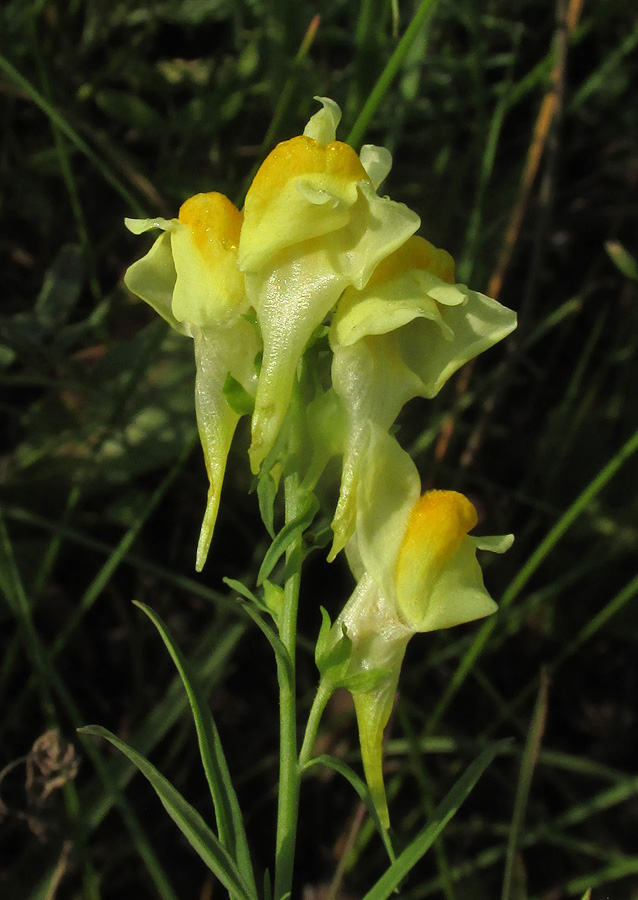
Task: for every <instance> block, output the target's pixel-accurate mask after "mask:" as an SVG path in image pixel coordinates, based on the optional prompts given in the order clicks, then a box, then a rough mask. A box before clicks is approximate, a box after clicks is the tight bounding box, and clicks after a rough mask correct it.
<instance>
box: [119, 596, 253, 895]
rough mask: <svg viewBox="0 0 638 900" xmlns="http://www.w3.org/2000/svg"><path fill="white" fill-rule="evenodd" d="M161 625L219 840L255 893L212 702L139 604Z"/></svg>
mask: <svg viewBox="0 0 638 900" xmlns="http://www.w3.org/2000/svg"><path fill="white" fill-rule="evenodd" d="M135 605H136V606H138V607H139V608H140V609H141V610H142V612H144V613H146V615H147V616H148V617H149V619H150V620H151V621H152V622H153V624H154V625H155V627H156V628H157V630H158V632H159V634H160V637H161V638H162V640H163V641H164V644H165V645H166V648H167V650H168V652H169V653H170V655H171V657H172V659H173V661H174V663H175V665H176V667H177V671H178V672H179V675H180V677H181V679H182V683H183V685H184V688H185V690H186V693H187V695H188V700H189V702H190V705H191V709H192V712H193V719H194V721H195V728H196V730H197V738H198V741H199V751H200V754H201V758H202V764H203V766H204V772H205V773H206V779H207V781H208V785H209V787H210V792H211V797H212V800H213V804H214V806H215V816H216V819H217V829H218V832H219V839H220V841H221V843H222V844H223V846H224V847H225V848H226V850H228V852H229V853H230V854H231V856H232V857H233V859H234V860H235V862H236V863H237V865H238V867H239V870H240V871H241V872H242V874H243V876H244V878H245V879H246V880H247V881H248V882H249V885H250V887H251V889H252V892H253V893H256V892H257V889H256V886H255V881H254V874H253V870H252V863H251V860H250V853H249V850H248V842H247V840H246V833H245V830H244V823H243V818H242V814H241V809H240V807H239V803H238V800H237V795H236V793H235V789H234V787H233V783H232V781H231V778H230V772H229V771H228V765H227V763H226V757H225V755H224V751H223V748H222V744H221V741H220V738H219V733H218V731H217V726H216V725H215V720H214V719H213V716H212V714H211V712H210V709H209V707H208V704H207V703H206V701H205V699H204V697H203V696H202V694H201V691H200V689H199V685H198V684H197V683H196V681H195V680H194V678H193V676H192V674H191V672H190V671H189V668H190V667H189V666H188V663H187V661H186V659H185V658H184V656H183V654H182V652H181V651H180V649H179V648H178V647H177V645H176V644H175V643H174V641H173V639H172V637H171V635H170V634H169V632H168V629H167V628H166V625H165V624H164V622H163V621H162V619H161V618H160V617H159V616H158V615H157V613H156V612H154V611H153V610H152V609H150V607H148V606H146V605H145V604H144V603H138V602H136V603H135Z"/></svg>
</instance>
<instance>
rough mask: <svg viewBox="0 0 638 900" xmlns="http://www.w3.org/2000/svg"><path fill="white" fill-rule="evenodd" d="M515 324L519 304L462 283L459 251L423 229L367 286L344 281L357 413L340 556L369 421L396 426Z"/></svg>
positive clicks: (339, 321)
mask: <svg viewBox="0 0 638 900" xmlns="http://www.w3.org/2000/svg"><path fill="white" fill-rule="evenodd" d="M515 327H516V314H515V313H514V312H513V311H512V310H510V309H507V308H506V307H504V306H501V304H500V303H497V302H496V300H492V299H491V298H489V297H486V296H485V295H484V294H479V293H477V292H476V291H472V290H470V289H469V288H467V287H466V286H465V285H462V284H455V283H454V261H453V260H452V257H451V256H450V255H449V254H448V253H446V251H445V250H439V249H437V248H436V247H434V246H433V245H432V244H430V243H429V242H428V241H426V240H425V239H424V238H422V237H418V236H415V237H411V238H410V239H409V240H408V241H407V242H405V243H404V244H403V245H402V246H401V247H400V248H399V249H398V250H396V251H395V252H394V253H393V254H392V255H391V256H388V257H387V258H386V259H384V260H383V261H382V262H381V263H380V264H379V265H378V267H377V268H376V269H375V271H374V274H373V275H372V277H371V278H370V280H369V281H368V283H367V285H366V286H365V287H364V288H363V289H361V290H357V289H355V288H353V287H349V288H348V289H347V290H345V291H344V294H343V296H342V298H341V299H340V301H339V303H338V306H337V309H336V312H335V315H334V317H333V321H332V327H331V333H330V342H331V346H332V349H333V353H334V358H333V364H332V381H333V387H334V390H335V392H336V393H337V395H338V396H339V398H340V399H341V401H342V403H343V405H344V407H345V410H346V413H347V416H348V422H349V425H348V438H347V441H346V448H345V453H344V464H343V475H342V481H341V490H340V496H339V503H338V506H337V511H336V514H335V518H334V521H333V526H332V527H333V531H334V533H335V539H334V544H333V548H332V551H331V558H334V556H336V554H337V553H338V552H339V550H340V549H341V548H342V547H344V546H345V545H346V543H347V541H348V539H349V538H350V536H351V534H352V531H353V528H354V521H355V494H356V485H357V478H358V475H357V473H358V465H359V460H360V458H361V448H362V441H363V435H364V433H365V430H366V427H367V423H369V422H374V423H375V424H377V425H379V426H380V427H381V428H383V429H386V430H387V429H388V428H390V426H391V425H392V424H393V422H394V421H395V419H396V417H397V415H398V414H399V411H400V410H401V408H402V407H403V405H404V403H406V402H407V401H408V400H410V399H411V398H413V397H417V396H420V397H426V398H431V397H434V396H435V395H436V394H437V393H438V392H439V390H440V389H441V387H442V386H443V385H444V384H445V382H446V381H447V379H448V378H449V377H450V375H452V374H453V373H454V372H456V370H457V369H459V368H460V367H461V366H462V365H463V364H464V363H466V362H467V361H468V360H470V359H472V358H473V357H475V356H477V355H478V354H479V353H482V352H483V350H486V349H487V348H488V347H491V346H492V345H493V344H495V343H497V342H498V341H500V340H502V339H503V338H504V337H505V336H506V335H508V334H509V333H510V332H511V331H512V330H513V329H514V328H515Z"/></svg>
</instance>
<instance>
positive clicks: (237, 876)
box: [78, 725, 257, 900]
mask: <svg viewBox="0 0 638 900" xmlns="http://www.w3.org/2000/svg"><path fill="white" fill-rule="evenodd" d="M78 731H79V733H80V734H93V735H96V736H97V737H103V738H105V739H106V740H107V741H109V742H110V743H111V744H113V746H114V747H116V748H117V749H118V750H119V751H120V752H121V753H123V754H124V755H125V756H126V757H127V758H128V759H130V761H131V762H132V763H133V764H134V765H135V766H136V767H137V768H138V770H139V771H140V772H141V773H142V775H144V777H145V778H147V779H148V781H150V783H151V785H152V786H153V788H154V789H155V792H156V793H157V796H158V797H159V799H160V800H161V802H162V805H163V807H164V809H165V810H166V812H167V813H168V814H169V816H170V817H171V819H172V820H173V821H174V822H175V824H176V825H177V827H178V828H179V830H180V831H181V832H182V834H183V835H184V837H185V838H186V840H187V841H188V842H189V844H190V845H191V846H192V847H193V849H194V850H195V851H196V853H197V854H198V855H199V856H200V857H201V859H202V860H203V861H204V862H205V864H206V865H207V866H208V868H209V869H210V870H211V872H213V873H214V874H215V875H216V876H217V878H218V879H219V880H220V881H221V883H222V884H223V885H224V887H225V888H226V890H228V891H229V893H230V894H232V895H233V896H234V897H236V898H237V900H257V893H256V892H254V891H253V890H252V889H251V888H250V887H249V886H248V885H247V884H246V882H245V880H244V877H243V875H242V874H241V872H240V871H239V869H238V868H237V866H236V864H235V862H234V860H233V859H231V857H230V854H229V853H228V851H227V850H225V849H224V847H223V846H222V844H221V842H220V841H219V839H218V838H217V837H216V836H215V834H214V833H213V832H212V831H211V830H210V828H209V827H208V825H207V824H206V822H205V821H204V820H203V818H202V817H201V815H200V814H199V813H198V812H197V810H195V809H193V807H192V806H191V805H190V803H187V801H186V800H185V799H184V798H183V797H182V795H181V794H180V793H179V791H177V790H176V789H175V788H174V787H173V785H172V784H171V783H170V781H168V780H167V779H166V778H164V776H163V775H162V774H161V773H160V772H158V770H157V769H156V768H155V766H154V765H152V763H150V762H149V761H148V760H147V759H146V758H145V757H143V756H142V755H141V753H138V752H137V750H134V749H133V748H132V747H129V745H128V744H126V743H125V742H124V741H121V740H120V739H119V738H117V737H116V736H115V735H114V734H111V732H110V731H107V729H106V728H102V727H100V726H99V725H87V726H85V727H84V728H80V729H78Z"/></svg>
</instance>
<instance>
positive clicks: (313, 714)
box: [299, 678, 334, 772]
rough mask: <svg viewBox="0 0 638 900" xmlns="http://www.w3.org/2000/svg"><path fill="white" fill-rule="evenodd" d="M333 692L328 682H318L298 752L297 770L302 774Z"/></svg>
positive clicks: (323, 680) (322, 680) (308, 760)
mask: <svg viewBox="0 0 638 900" xmlns="http://www.w3.org/2000/svg"><path fill="white" fill-rule="evenodd" d="M333 690H334V688H333V687H332V685H331V684H330V682H329V681H326V680H325V679H324V678H322V679H321V681H320V682H319V687H318V689H317V693H316V694H315V699H314V700H313V701H312V706H311V707H310V713H309V715H308V723H307V725H306V733H305V735H304V739H303V744H302V745H301V750H300V752H299V769H300V770H301V771H302V772H303V770H304V769H305V767H306V766H307V764H308V763H309V762H310V758H311V755H312V748H313V745H314V743H315V739H316V737H317V730H318V728H319V722H320V721H321V716H322V715H323V711H324V709H325V708H326V703H327V702H328V700H329V699H330V697H331V696H332V693H333Z"/></svg>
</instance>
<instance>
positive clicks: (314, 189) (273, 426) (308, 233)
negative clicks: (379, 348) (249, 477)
mask: <svg viewBox="0 0 638 900" xmlns="http://www.w3.org/2000/svg"><path fill="white" fill-rule="evenodd" d="M317 99H319V100H320V101H321V103H322V105H323V108H322V109H321V110H320V111H319V112H318V113H316V114H315V115H314V116H313V117H312V118H311V119H310V121H309V123H308V125H307V126H306V129H305V131H304V134H303V135H299V136H297V137H294V138H292V139H291V140H289V141H285V142H283V143H281V144H279V145H278V146H277V147H275V149H274V150H273V151H272V153H271V154H270V155H269V156H268V157H267V158H266V160H265V161H264V163H263V164H262V166H261V168H260V170H259V171H258V173H257V175H256V176H255V179H254V181H253V183H252V185H251V187H250V189H249V191H248V194H247V195H246V202H245V207H244V222H243V226H242V231H241V238H240V241H239V256H238V263H239V268H240V269H241V271H242V272H243V273H244V274H245V276H246V293H247V296H248V298H249V301H250V303H251V304H252V305H253V306H254V308H255V310H256V313H257V319H258V322H259V326H260V329H261V334H262V339H263V361H262V367H261V373H260V376H259V382H258V386H257V394H256V398H255V411H254V415H253V420H252V445H251V448H250V458H251V466H252V469H253V472H258V471H259V468H260V466H261V463H262V461H263V459H264V457H265V456H266V454H267V453H268V451H269V450H270V449H271V447H272V445H273V443H274V440H275V438H276V436H277V433H278V431H279V429H280V427H281V423H282V421H283V418H284V415H285V413H286V409H287V408H288V404H289V401H290V395H291V391H292V386H293V383H294V378H295V371H296V367H297V363H298V362H299V359H300V358H301V356H302V354H303V351H304V348H305V346H306V344H307V342H308V340H309V339H310V338H311V336H312V334H313V332H314V331H315V329H316V328H317V327H318V326H319V325H320V324H321V323H322V322H323V320H324V319H325V317H326V316H327V315H328V314H329V313H330V311H331V310H332V309H333V308H334V306H335V304H336V303H337V300H338V299H339V297H340V295H341V294H342V292H343V291H344V289H345V288H346V287H348V286H349V285H353V286H354V287H356V288H359V289H361V288H363V287H364V286H365V285H366V284H367V282H368V279H369V278H370V276H371V274H372V272H373V271H374V269H375V268H376V266H377V265H378V263H379V262H381V260H382V259H384V258H385V257H386V256H388V255H389V254H390V253H392V252H393V251H394V250H396V249H397V248H398V247H400V246H401V244H402V243H404V242H405V241H406V240H407V239H408V237H410V235H411V234H413V233H414V232H415V231H416V229H417V228H418V226H419V218H418V216H417V215H416V213H414V212H412V211H411V210H409V209H408V208H407V207H406V206H404V205H403V204H401V203H395V202H393V201H392V200H389V199H388V198H385V197H379V195H378V194H377V192H376V188H377V187H378V185H379V183H380V182H381V180H382V179H383V178H384V177H385V176H386V175H387V173H388V171H389V169H390V165H391V157H390V154H389V153H388V151H386V150H383V149H382V148H376V147H371V146H368V147H364V148H363V149H362V151H361V155H360V156H357V154H356V153H355V152H354V150H353V149H352V148H351V147H349V146H348V145H347V144H344V143H342V142H340V141H336V140H335V136H336V127H337V124H338V122H339V119H340V117H341V112H340V110H339V107H338V106H337V104H336V103H334V102H333V101H332V100H328V99H327V98H317Z"/></svg>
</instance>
